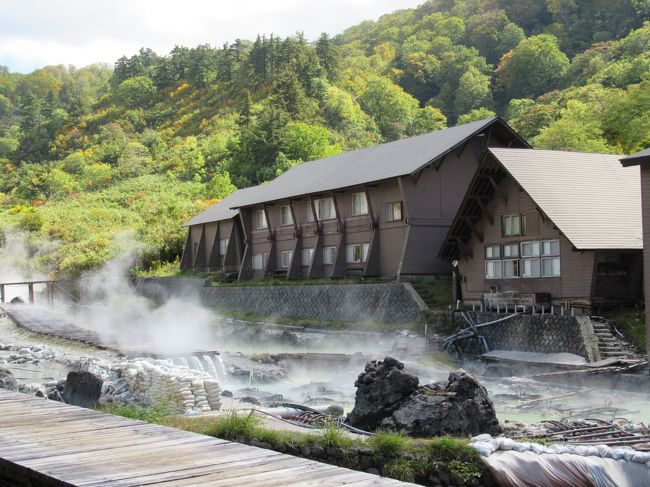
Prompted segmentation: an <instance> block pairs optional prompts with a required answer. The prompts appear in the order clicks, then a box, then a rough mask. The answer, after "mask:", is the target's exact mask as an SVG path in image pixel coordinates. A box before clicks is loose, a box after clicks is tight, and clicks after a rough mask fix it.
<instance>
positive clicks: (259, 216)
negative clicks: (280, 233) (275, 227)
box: [255, 209, 269, 230]
mask: <svg viewBox="0 0 650 487" xmlns="http://www.w3.org/2000/svg"><path fill="white" fill-rule="evenodd" d="M268 227H269V222H268V221H266V211H264V210H263V209H261V210H255V229H256V230H263V229H264V228H268Z"/></svg>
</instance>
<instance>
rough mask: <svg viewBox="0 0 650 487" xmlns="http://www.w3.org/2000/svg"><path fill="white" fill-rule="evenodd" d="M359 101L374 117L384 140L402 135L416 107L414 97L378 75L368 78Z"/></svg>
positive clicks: (416, 103) (416, 102)
mask: <svg viewBox="0 0 650 487" xmlns="http://www.w3.org/2000/svg"><path fill="white" fill-rule="evenodd" d="M359 103H360V104H361V107H362V108H363V109H364V110H365V111H366V112H367V113H368V114H370V115H371V116H372V117H373V118H374V119H375V122H377V126H378V127H379V130H380V131H381V134H382V137H383V138H384V140H395V139H399V138H400V137H402V136H403V135H404V134H405V133H406V128H407V127H408V125H409V123H410V122H411V120H412V119H413V117H414V115H415V112H416V110H417V109H418V101H417V100H416V99H415V98H413V97H412V96H411V95H409V94H408V93H406V92H405V91H404V90H403V89H402V88H400V87H399V86H398V85H396V84H395V83H393V82H392V81H390V80H389V79H388V78H384V77H379V76H376V77H373V78H371V79H369V80H368V83H367V85H366V92H365V93H364V94H363V95H361V96H360V97H359Z"/></svg>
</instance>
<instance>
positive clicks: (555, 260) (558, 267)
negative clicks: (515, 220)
mask: <svg viewBox="0 0 650 487" xmlns="http://www.w3.org/2000/svg"><path fill="white" fill-rule="evenodd" d="M541 247H542V262H541V274H542V277H560V276H561V275H562V261H561V259H560V239H557V238H555V239H551V240H542V243H541ZM553 247H556V248H555V250H553ZM546 262H550V263H551V272H550V273H548V272H544V264H545V263H546Z"/></svg>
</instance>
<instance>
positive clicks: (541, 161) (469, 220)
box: [440, 148, 643, 258]
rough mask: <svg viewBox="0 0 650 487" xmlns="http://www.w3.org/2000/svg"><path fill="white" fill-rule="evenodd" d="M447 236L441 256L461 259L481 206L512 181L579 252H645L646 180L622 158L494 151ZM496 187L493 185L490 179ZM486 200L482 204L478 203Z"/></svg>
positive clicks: (559, 153)
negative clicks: (643, 187) (503, 183)
mask: <svg viewBox="0 0 650 487" xmlns="http://www.w3.org/2000/svg"><path fill="white" fill-rule="evenodd" d="M489 152H490V154H491V155H492V157H489V158H487V159H486V161H485V162H484V163H483V165H482V166H481V167H479V169H478V170H477V173H476V175H475V176H474V179H473V180H472V183H471V184H470V187H469V189H468V192H467V195H466V196H465V200H464V201H463V203H462V204H461V207H460V210H459V213H458V215H456V218H455V219H454V221H453V223H452V226H451V228H450V230H449V233H448V234H447V237H446V239H445V243H444V244H443V246H442V248H441V251H440V255H441V256H442V257H447V258H456V257H458V255H459V251H460V248H461V247H462V246H463V241H466V240H467V239H468V238H469V236H470V235H471V233H472V227H473V226H474V225H475V224H476V222H477V221H478V220H479V219H481V218H483V214H482V210H481V205H485V204H486V203H487V202H488V201H489V200H490V199H492V198H493V197H495V193H496V188H495V187H494V186H495V184H493V183H497V184H498V182H499V181H500V180H501V179H503V177H505V176H510V177H512V178H514V180H515V181H516V182H517V184H519V186H520V187H521V188H522V189H523V190H524V191H525V192H526V193H527V194H528V195H529V196H530V197H531V199H532V200H533V201H534V202H535V204H536V205H537V206H538V207H539V208H540V210H541V211H542V212H543V213H544V214H545V215H546V216H547V217H548V218H549V219H550V220H551V221H552V222H553V224H554V225H555V226H556V227H557V228H558V229H559V230H560V232H562V234H563V235H565V236H566V237H567V238H568V239H569V241H570V242H571V243H572V244H573V246H574V247H575V248H576V249H579V250H589V249H641V248H643V241H642V232H641V181H640V178H639V172H638V171H630V170H626V169H624V168H623V167H621V165H620V163H619V159H618V156H616V155H611V154H589V153H581V152H564V151H549V150H534V149H501V148H491V149H489ZM490 178H491V179H492V181H493V183H488V182H486V181H489V179H490ZM477 199H478V200H481V203H480V204H479V202H477Z"/></svg>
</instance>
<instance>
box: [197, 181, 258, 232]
mask: <svg viewBox="0 0 650 487" xmlns="http://www.w3.org/2000/svg"><path fill="white" fill-rule="evenodd" d="M260 188H262V186H253V187H251V188H245V189H238V190H237V191H235V192H233V193H231V194H230V195H229V196H227V197H226V198H224V199H222V200H221V201H219V202H218V203H215V204H214V205H212V206H211V207H210V208H208V209H207V210H205V211H203V212H202V213H199V214H198V215H196V216H195V217H194V218H192V219H191V220H190V221H188V222H187V223H185V224H184V226H191V225H201V224H203V223H209V222H218V221H221V220H228V219H230V218H233V217H234V216H235V215H236V214H237V210H234V209H232V208H234V207H236V206H240V205H242V204H243V203H244V202H245V201H247V199H248V198H252V197H253V194H254V193H256V192H257V191H260Z"/></svg>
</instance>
